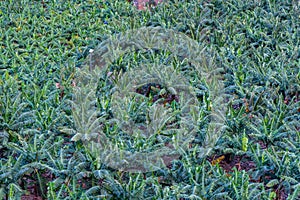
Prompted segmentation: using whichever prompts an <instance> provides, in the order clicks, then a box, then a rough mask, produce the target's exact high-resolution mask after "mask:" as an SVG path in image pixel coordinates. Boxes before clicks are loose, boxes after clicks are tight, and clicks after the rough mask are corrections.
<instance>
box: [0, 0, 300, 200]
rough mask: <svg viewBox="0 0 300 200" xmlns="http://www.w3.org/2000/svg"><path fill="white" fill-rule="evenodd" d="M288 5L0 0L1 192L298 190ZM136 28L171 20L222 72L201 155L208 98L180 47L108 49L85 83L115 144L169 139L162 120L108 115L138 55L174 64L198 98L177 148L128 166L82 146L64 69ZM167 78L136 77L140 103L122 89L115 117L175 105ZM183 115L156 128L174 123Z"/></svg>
mask: <svg viewBox="0 0 300 200" xmlns="http://www.w3.org/2000/svg"><path fill="white" fill-rule="evenodd" d="M299 16H300V4H299V2H297V1H287V0H282V1H271V0H250V1H240V0H229V1H221V0H203V1H198V0H197V1H196V0H189V1H187V0H170V1H164V2H162V3H159V4H157V5H156V6H148V8H147V9H146V8H145V9H140V10H139V9H137V8H136V7H135V6H134V5H133V2H130V1H125V0H124V1H121V0H119V1H112V0H107V1H100V0H89V1H79V0H69V1H60V0H56V1H54V0H49V1H48V0H43V1H29V0H22V1H13V0H12V1H1V2H0V26H1V28H0V76H1V79H0V186H1V187H0V198H1V199H299V195H300V152H299V151H300V96H299V93H300V70H299V69H300V49H299V46H300V44H299V41H300V40H299V38H300V19H299ZM143 27H162V28H164V29H168V30H169V29H171V30H174V31H177V32H179V33H182V34H184V35H186V36H188V37H189V38H191V39H192V40H194V41H195V42H196V43H198V44H199V46H201V47H205V48H206V49H205V52H206V53H205V56H206V59H208V60H211V61H212V62H213V64H212V65H214V66H215V67H216V68H215V69H218V70H219V69H220V71H219V72H220V74H221V77H222V78H221V80H222V82H223V83H224V94H226V106H225V108H224V109H225V110H226V115H225V122H224V126H222V127H224V131H223V132H222V135H221V137H220V138H218V140H217V142H216V143H215V144H214V145H213V148H212V150H211V151H209V153H208V154H207V155H206V154H205V156H200V155H202V154H201V153H202V152H201V150H202V149H201V147H203V146H204V144H205V138H206V136H207V135H208V134H209V131H208V127H207V124H208V123H209V121H210V119H209V117H207V116H209V114H210V113H211V112H212V111H213V110H214V108H215V106H216V105H215V103H214V100H213V99H212V98H211V97H212V94H211V91H210V89H209V88H210V84H211V82H209V81H208V79H206V78H205V77H204V78H203V77H201V75H199V74H197V70H195V69H197V68H195V67H193V63H191V62H188V61H186V60H185V55H183V54H181V53H178V55H179V56H178V55H177V56H173V57H171V56H170V55H173V54H172V53H173V52H172V51H170V50H168V49H165V50H156V51H150V50H149V51H144V52H139V51H133V52H129V53H126V54H124V55H122V56H119V57H118V58H117V59H116V60H115V61H114V62H112V63H110V64H109V66H108V71H106V72H105V73H103V74H102V75H103V76H102V77H99V85H98V87H97V91H95V94H96V99H97V106H96V107H97V112H98V114H97V117H98V118H101V119H105V120H104V121H105V122H103V123H102V122H101V123H102V124H101V125H103V126H104V125H105V126H104V127H105V129H104V133H105V134H106V135H107V136H108V138H109V139H111V140H112V141H113V142H114V143H115V144H117V145H119V148H124V149H131V150H132V149H133V151H141V150H144V151H150V150H151V149H152V148H160V147H161V146H159V145H161V144H163V146H170V145H172V140H171V139H170V138H172V137H171V136H172V135H171V136H170V135H168V134H169V132H167V131H165V130H164V131H165V132H166V134H165V135H164V134H162V135H159V134H158V136H157V135H156V136H157V137H155V138H154V137H149V135H147V137H140V136H135V137H132V136H130V135H128V134H127V133H126V132H125V131H122V129H121V128H120V126H119V125H120V123H117V124H114V123H112V121H113V120H112V119H114V115H116V113H114V112H113V104H112V99H113V98H115V96H114V88H115V86H116V85H117V84H116V83H115V82H114V81H115V80H116V79H118V75H119V74H120V72H126V71H130V70H131V71H132V69H135V67H139V66H141V65H142V64H143V65H147V66H149V65H150V64H151V63H155V64H153V66H157V65H160V64H163V65H170V66H174V69H176V70H178V71H179V72H180V73H182V74H183V75H184V77H186V79H187V80H189V84H190V85H191V86H192V87H193V88H196V97H197V101H198V102H199V105H198V106H199V107H198V108H199V112H197V113H198V114H199V117H198V118H197V119H198V120H197V129H196V130H197V132H196V135H195V139H194V140H193V141H192V142H190V143H189V144H188V150H187V151H185V153H184V154H181V155H180V156H177V155H176V156H169V157H168V156H167V157H164V161H165V162H166V163H167V166H166V167H163V168H161V169H157V170H154V171H151V172H139V173H136V172H127V171H122V170H119V169H115V168H112V167H111V166H109V165H108V164H107V163H105V162H103V160H102V161H101V160H99V158H97V156H95V155H93V152H91V150H90V149H89V148H87V146H86V145H85V144H84V142H83V139H82V138H83V136H82V135H80V134H76V131H77V133H78V126H77V125H78V124H76V118H75V117H74V110H72V104H71V103H70V102H71V101H72V100H74V88H75V89H76V87H78V82H76V81H74V80H75V79H74V77H75V76H76V74H77V72H78V71H79V70H80V69H82V67H83V65H84V64H86V63H87V62H88V61H89V56H90V55H91V53H93V52H92V50H94V51H95V52H96V51H97V49H99V48H100V47H99V44H101V43H102V44H103V42H104V41H107V39H109V38H110V37H111V36H118V35H119V34H122V33H125V32H126V31H128V30H132V29H140V28H143ZM135 40H137V41H138V40H139V38H136V39H135ZM135 40H133V41H135ZM95 52H94V53H95ZM208 64H209V63H208ZM203 66H204V64H203ZM131 71H130V73H131ZM137 71H138V70H137ZM161 71H163V70H161ZM140 73H141V72H139V73H137V74H140ZM157 73H159V71H158V72H157ZM130 75H132V73H131V74H130ZM131 78H132V77H131ZM132 79H134V78H132ZM136 79H137V80H138V76H137V78H136ZM171 79H172V76H170V77H169V78H168V80H171ZM118 80H123V79H121V78H120V79H118ZM157 80H160V79H157ZM175 80H176V79H175ZM175 80H172V81H175ZM173 83H176V81H175V82H172V84H171V85H173ZM166 85H168V82H167V83H166ZM168 89H169V88H167V87H166V86H165V85H164V82H163V81H160V82H159V81H158V82H150V83H149V84H145V85H143V86H141V87H138V88H136V90H135V92H136V93H137V94H139V95H140V96H139V97H142V99H146V101H140V99H137V100H136V99H134V100H132V102H131V103H132V104H130V106H131V107H130V109H128V111H127V112H126V113H125V114H128V115H129V116H130V118H131V119H132V120H133V121H134V122H135V123H139V124H143V123H145V122H146V121H147V119H148V118H147V117H148V116H147V115H145V113H144V110H143V109H146V110H147V109H148V108H149V107H151V106H152V105H154V104H159V105H161V106H163V107H168V108H169V109H171V110H173V111H174V112H175V111H178V110H179V109H180V107H181V106H182V105H181V104H180V99H179V97H178V96H177V95H174V94H172V93H171V92H170V91H169V90H168ZM135 100H136V101H135ZM142 111H143V112H142ZM173 111H172V112H173ZM104 116H105V118H104ZM122 116H123V115H122ZM180 117H181V116H179V115H175V117H174V118H172V121H169V122H166V123H165V124H163V127H172V128H174V127H176V128H178V126H179V125H178V123H177V122H179V121H180V120H179V119H180ZM150 118H151V116H150ZM124 121H125V122H127V121H126V120H124ZM125 125H126V123H125ZM125 125H124V127H125ZM66 128H68V129H72V130H73V131H64V130H66ZM141 130H142V128H141ZM162 132H163V131H162ZM165 132H164V133H165ZM167 133H168V134H167ZM75 135H77V136H76V138H74V136H75Z"/></svg>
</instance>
